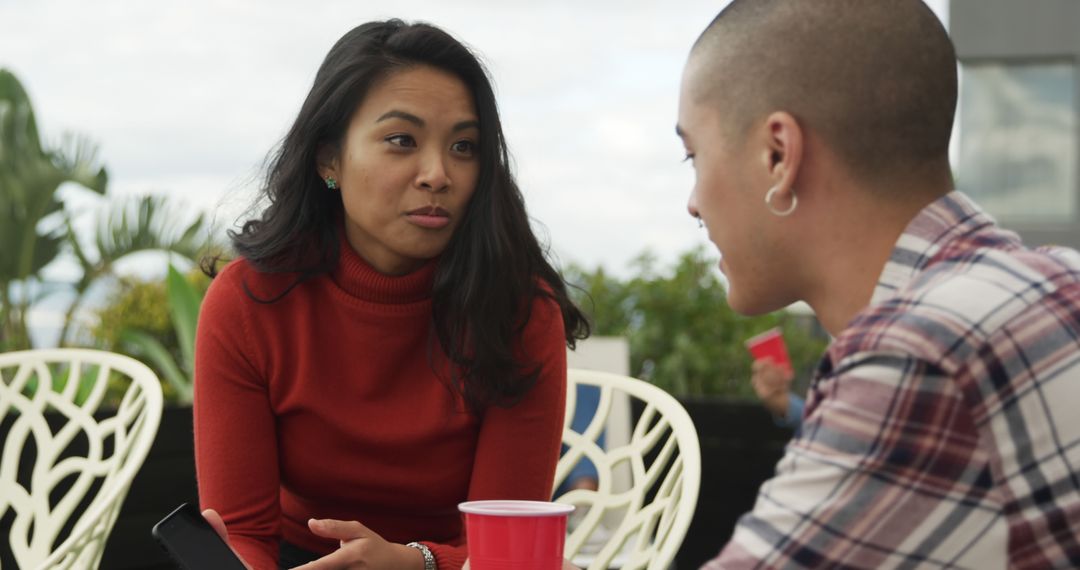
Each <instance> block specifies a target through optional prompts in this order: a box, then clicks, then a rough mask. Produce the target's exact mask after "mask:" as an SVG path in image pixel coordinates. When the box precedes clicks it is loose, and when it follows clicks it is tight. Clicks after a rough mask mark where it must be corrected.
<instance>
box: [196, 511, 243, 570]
mask: <svg viewBox="0 0 1080 570" xmlns="http://www.w3.org/2000/svg"><path fill="white" fill-rule="evenodd" d="M202 516H203V518H204V519H206V522H208V523H210V526H212V527H214V531H215V532H217V533H218V536H220V537H221V540H224V541H225V544H228V545H229V548H232V544H229V530H228V529H226V528H225V521H223V520H221V515H219V514H218V513H217V511H215V510H214V509H206V510H205V511H203V512H202ZM233 554H236V550H233ZM236 557H237V558H238V559H239V560H240V562H242V563H243V564H244V568H247V569H248V570H251V565H250V564H248V563H247V562H246V561H245V560H244V559H243V558H240V555H239V554H236Z"/></svg>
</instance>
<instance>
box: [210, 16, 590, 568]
mask: <svg viewBox="0 0 1080 570" xmlns="http://www.w3.org/2000/svg"><path fill="white" fill-rule="evenodd" d="M264 194H265V196H264V197H263V198H264V199H265V202H264V203H265V204H266V207H265V209H264V210H263V211H262V212H261V214H260V215H258V216H257V217H255V218H254V219H250V220H248V221H246V222H245V223H244V224H243V225H242V227H241V229H240V230H239V231H235V232H230V237H231V239H232V243H233V246H234V248H235V249H236V252H237V253H238V254H239V258H238V259H237V260H236V261H234V262H232V263H230V264H228V265H227V266H225V267H224V269H222V271H221V272H220V274H218V275H217V276H216V278H215V279H214V282H213V285H212V286H211V288H210V291H209V292H208V293H207V296H206V300H205V301H204V304H203V309H202V314H201V316H200V320H199V330H198V337H197V344H196V352H197V354H196V372H195V447H196V460H197V469H198V480H199V496H200V501H201V503H202V505H203V508H206V509H211V508H212V509H214V511H216V512H211V511H207V513H206V514H207V518H208V519H210V520H211V522H213V523H215V524H216V525H217V526H218V528H219V529H221V528H222V524H221V523H222V520H223V521H224V525H225V527H227V529H228V538H229V540H230V542H231V544H232V546H233V548H234V549H235V550H236V551H237V552H238V553H239V554H240V556H241V557H242V558H243V559H244V560H245V561H246V562H247V563H248V564H249V565H250V566H251V567H253V568H256V569H264V568H267V569H274V568H279V567H281V568H292V567H294V566H297V565H299V564H303V563H305V562H310V561H315V562H313V563H311V564H310V565H308V566H305V568H347V567H356V568H360V567H362V568H386V569H394V570H399V569H408V568H415V569H417V570H422V569H425V568H427V569H430V568H435V567H437V568H439V569H440V570H453V569H456V568H459V567H460V566H461V565H462V563H463V562H464V560H465V558H466V555H467V553H466V546H465V541H464V532H463V529H462V524H461V518H460V516H459V514H458V511H457V505H458V503H459V502H462V501H466V500H477V499H495V498H500V499H534V500H547V499H548V498H549V497H550V495H551V489H552V481H553V478H554V470H555V464H556V461H557V459H558V454H559V444H560V441H561V433H562V427H563V410H564V399H565V391H566V352H565V351H566V348H565V347H566V346H567V345H569V346H571V347H572V346H573V344H574V340H575V338H583V337H584V336H585V335H586V334H588V328H587V325H586V323H585V321H584V319H583V317H582V314H581V313H580V312H579V310H578V309H577V308H576V307H575V306H574V305H573V304H572V303H571V302H570V300H569V299H568V297H567V294H566V287H565V285H564V283H563V282H562V280H561V278H560V276H559V274H558V273H557V272H556V271H555V270H554V269H553V268H552V266H551V265H550V264H549V263H548V261H546V260H545V257H544V252H543V250H542V248H541V247H540V245H539V244H538V242H537V239H536V237H535V236H534V235H533V233H532V231H531V229H530V225H529V219H528V216H527V215H526V212H525V206H524V200H523V198H522V195H521V192H520V191H519V190H518V188H517V186H516V184H515V182H514V179H513V177H512V175H511V173H510V169H509V166H508V157H507V150H506V146H505V144H504V142H503V133H502V127H501V125H500V121H499V116H498V112H497V109H496V105H495V98H494V95H493V92H492V88H491V84H490V82H489V80H488V77H487V75H486V72H485V71H484V69H483V67H482V66H481V64H480V63H479V62H478V61H477V59H476V57H475V56H474V55H473V54H472V53H470V51H469V50H468V49H467V48H465V47H464V46H463V45H462V44H461V43H459V42H458V41H456V40H455V39H453V38H452V37H450V36H449V35H447V34H446V33H444V32H442V31H441V30H439V29H437V28H435V27H432V26H429V25H424V24H411V25H410V24H405V23H403V22H401V21H398V20H391V21H387V22H373V23H368V24H364V25H362V26H359V27H357V28H356V29H354V30H352V31H350V32H348V33H347V34H345V36H343V37H342V38H341V39H340V40H339V41H338V42H337V44H336V45H334V47H333V48H332V49H331V50H330V53H329V54H328V55H327V56H326V59H325V61H324V62H323V64H322V66H321V67H320V69H319V72H318V74H317V76H316V78H315V83H314V85H313V86H312V88H311V92H310V93H309V94H308V97H307V99H306V100H305V101H304V104H303V107H302V108H301V110H300V113H299V116H298V117H297V118H296V121H295V123H294V124H293V126H292V128H291V129H290V131H289V133H288V135H287V136H286V137H285V139H284V140H283V142H282V144H281V147H280V149H279V150H278V151H277V153H276V155H275V156H274V158H273V160H272V162H271V164H270V168H269V172H268V176H267V180H266V184H265V188H264ZM218 513H220V518H219V515H218Z"/></svg>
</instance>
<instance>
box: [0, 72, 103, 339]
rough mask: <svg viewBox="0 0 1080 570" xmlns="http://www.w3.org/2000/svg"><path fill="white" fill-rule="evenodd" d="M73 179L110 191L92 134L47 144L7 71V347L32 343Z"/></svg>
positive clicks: (3, 299) (0, 108)
mask: <svg viewBox="0 0 1080 570" xmlns="http://www.w3.org/2000/svg"><path fill="white" fill-rule="evenodd" d="M66 182H74V183H76V184H78V185H80V186H82V187H84V188H86V189H88V190H90V191H92V192H95V193H97V194H103V193H104V192H105V187H106V185H107V183H108V175H107V173H106V171H105V168H104V167H102V166H100V165H99V163H98V161H97V152H96V149H95V148H94V146H93V145H92V144H90V143H89V142H88V141H87V140H86V139H82V138H77V137H73V136H66V137H64V138H63V140H62V143H61V144H60V145H59V146H57V147H51V148H46V147H44V146H43V145H42V142H41V139H40V136H39V134H38V127H37V121H36V119H35V118H34V111H33V107H32V105H31V103H30V98H29V97H28V96H27V94H26V91H25V89H23V87H22V85H21V84H20V83H19V80H18V79H17V78H16V77H15V75H14V74H12V73H11V72H9V71H7V70H5V69H0V218H2V219H3V220H4V222H3V223H2V224H0V244H3V247H0V349H3V350H14V349H20V348H29V347H30V334H29V328H28V326H27V313H28V312H29V309H30V306H31V305H33V303H34V302H35V301H37V300H38V299H39V298H40V297H41V296H42V295H43V294H45V293H46V292H47V291H45V288H44V287H42V286H41V282H40V273H41V270H42V269H43V268H44V267H45V266H46V265H48V264H49V263H50V262H52V261H53V260H54V259H55V258H56V257H57V255H58V254H59V253H60V245H61V243H63V241H64V239H65V237H64V233H65V227H64V225H63V223H62V222H63V220H62V218H57V216H60V215H62V211H63V204H62V203H61V202H60V200H59V199H58V196H57V189H59V187H60V185H61V184H64V183H66ZM50 219H53V222H54V223H52V224H49V223H48V222H49V220H50Z"/></svg>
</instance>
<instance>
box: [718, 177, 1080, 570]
mask: <svg viewBox="0 0 1080 570" xmlns="http://www.w3.org/2000/svg"><path fill="white" fill-rule="evenodd" d="M1006 566H1008V567H1011V568H1050V567H1060V568H1064V567H1071V568H1076V567H1080V254H1078V253H1077V252H1075V251H1072V250H1065V249H1061V248H1043V249H1039V250H1031V249H1026V248H1024V246H1023V245H1022V244H1021V243H1020V241H1019V239H1018V238H1017V236H1016V235H1015V234H1013V233H1011V232H1007V231H1004V230H1002V229H1000V228H999V227H997V226H996V225H995V223H994V221H993V220H992V219H991V218H990V217H989V216H987V215H986V214H985V213H983V212H982V211H981V210H980V209H979V208H978V207H977V206H976V205H975V204H974V203H972V202H971V201H970V200H969V199H968V198H966V197H965V196H964V195H962V194H960V193H958V192H952V193H950V194H948V195H946V196H944V197H942V198H940V199H938V200H937V201H936V202H934V203H933V204H931V205H929V206H927V207H926V208H925V209H923V211H922V212H920V213H919V215H918V216H916V217H915V219H914V220H912V222H911V224H910V225H909V226H908V228H907V230H906V231H905V232H904V234H903V235H901V236H900V239H899V241H898V242H897V245H896V248H895V249H894V250H893V252H892V256H891V258H890V259H889V261H888V263H887V264H886V266H885V269H884V271H883V273H882V275H881V278H880V280H879V282H878V284H877V287H876V289H875V291H874V295H873V299H872V301H871V304H870V305H869V306H868V307H867V308H866V309H864V310H863V311H861V312H860V313H859V314H858V315H856V317H855V318H854V319H853V320H852V321H851V323H850V324H849V325H848V327H847V328H846V329H845V330H844V331H843V332H842V333H840V335H839V336H837V338H836V339H835V340H834V341H833V343H832V344H831V345H830V347H829V349H828V351H827V352H826V354H825V356H824V358H823V360H822V363H821V365H820V366H819V368H818V370H817V372H816V374H815V377H814V379H813V381H812V383H811V386H810V393H809V398H808V400H807V403H806V411H805V418H804V422H803V429H802V434H801V435H800V436H799V437H798V438H797V439H795V440H793V441H792V442H791V443H790V444H789V446H788V448H787V452H786V454H785V456H784V458H783V459H782V460H781V461H780V463H779V464H778V465H777V470H776V475H775V476H774V477H773V478H772V479H771V480H769V481H768V482H766V483H765V484H764V485H763V486H762V487H761V491H760V493H759V495H758V499H757V503H756V505H755V506H754V510H753V512H751V513H748V514H746V515H744V516H743V517H742V519H741V520H740V521H739V524H738V526H737V527H736V529H735V533H734V536H733V537H732V539H731V542H730V543H729V544H728V545H727V547H726V548H725V549H724V551H723V552H722V553H721V554H720V556H719V557H718V558H716V559H715V560H713V561H711V562H709V563H708V564H706V565H705V566H704V567H703V568H705V569H717V568H773V567H777V568H823V567H829V568H834V567H850V568H893V567H903V568H915V567H919V568H940V567H945V568H976V569H984V568H1004V567H1006Z"/></svg>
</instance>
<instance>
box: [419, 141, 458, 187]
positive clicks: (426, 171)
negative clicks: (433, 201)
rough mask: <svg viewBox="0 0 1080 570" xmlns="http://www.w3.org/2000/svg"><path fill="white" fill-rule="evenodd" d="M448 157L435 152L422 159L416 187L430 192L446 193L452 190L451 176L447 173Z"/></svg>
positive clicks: (428, 153) (425, 155)
mask: <svg viewBox="0 0 1080 570" xmlns="http://www.w3.org/2000/svg"><path fill="white" fill-rule="evenodd" d="M446 160H447V157H446V156H445V155H444V154H443V153H441V152H436V151H434V150H432V151H430V152H427V153H425V154H424V156H423V157H422V158H421V162H420V172H419V173H417V177H416V185H417V186H418V187H420V188H421V189H423V190H427V191H429V192H445V191H446V190H448V189H449V188H450V184H451V182H450V176H449V174H448V173H447V171H446Z"/></svg>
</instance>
